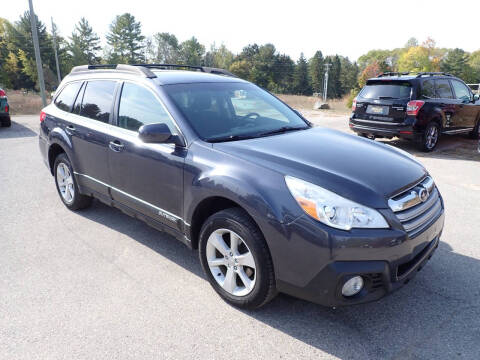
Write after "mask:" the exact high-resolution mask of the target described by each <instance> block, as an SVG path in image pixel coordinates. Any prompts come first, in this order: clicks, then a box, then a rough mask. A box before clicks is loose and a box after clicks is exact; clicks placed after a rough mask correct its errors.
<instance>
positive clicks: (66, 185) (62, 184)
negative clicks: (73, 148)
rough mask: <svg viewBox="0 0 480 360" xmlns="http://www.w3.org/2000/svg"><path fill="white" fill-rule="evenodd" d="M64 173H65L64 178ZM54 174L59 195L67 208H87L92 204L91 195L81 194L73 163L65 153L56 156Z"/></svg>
mask: <svg viewBox="0 0 480 360" xmlns="http://www.w3.org/2000/svg"><path fill="white" fill-rule="evenodd" d="M62 173H63V174H64V176H63V179H62ZM53 175H54V178H55V185H56V186H57V191H58V195H59V196H60V199H61V200H62V202H63V203H64V204H65V206H66V207H67V208H69V209H70V210H73V211H75V210H80V209H85V208H87V207H89V206H90V205H91V204H92V198H91V197H90V196H86V195H82V194H80V191H79V190H78V185H77V181H76V180H75V176H74V174H73V168H72V165H71V163H70V160H69V159H68V156H67V155H66V154H65V153H61V154H59V155H58V156H57V157H56V159H55V163H54V166H53Z"/></svg>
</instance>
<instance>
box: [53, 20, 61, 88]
mask: <svg viewBox="0 0 480 360" xmlns="http://www.w3.org/2000/svg"><path fill="white" fill-rule="evenodd" d="M51 19H52V35H53V50H55V62H56V64H57V77H58V85H60V83H61V82H62V75H61V74H60V65H58V53H57V35H56V32H57V31H56V29H55V25H54V24H53V17H51Z"/></svg>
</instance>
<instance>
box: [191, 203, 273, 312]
mask: <svg viewBox="0 0 480 360" xmlns="http://www.w3.org/2000/svg"><path fill="white" fill-rule="evenodd" d="M199 256H200V262H201V264H202V267H203V270H204V271H205V274H206V275H207V278H208V280H209V282H210V284H211V285H212V287H213V288H214V289H215V291H216V292H217V293H218V294H219V295H220V296H221V297H222V298H223V299H224V300H225V301H227V302H228V303H230V304H232V305H234V306H237V307H240V308H245V309H255V308H259V307H261V306H263V305H265V304H266V303H267V302H268V301H270V300H271V299H272V298H273V297H274V296H275V295H276V288H275V276H274V272H273V264H272V260H271V257H270V253H269V251H268V248H267V244H266V242H265V239H264V238H263V235H262V233H261V232H260V230H259V229H258V227H257V225H256V224H255V223H254V222H253V220H252V219H251V218H250V217H249V216H248V214H246V213H245V211H243V210H242V209H239V208H231V209H227V210H223V211H220V212H218V213H216V214H214V215H212V216H210V217H209V218H208V219H207V220H206V221H205V223H204V225H203V226H202V230H201V231H200V242H199Z"/></svg>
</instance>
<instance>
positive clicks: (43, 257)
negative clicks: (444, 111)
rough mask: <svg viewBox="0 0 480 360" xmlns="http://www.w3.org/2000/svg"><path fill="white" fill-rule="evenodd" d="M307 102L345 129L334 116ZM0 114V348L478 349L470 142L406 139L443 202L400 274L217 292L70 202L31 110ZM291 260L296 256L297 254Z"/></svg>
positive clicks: (428, 355) (478, 172)
mask: <svg viewBox="0 0 480 360" xmlns="http://www.w3.org/2000/svg"><path fill="white" fill-rule="evenodd" d="M324 114H325V113H321V112H312V111H309V110H308V111H305V115H306V116H307V117H308V118H309V119H311V120H312V121H313V122H315V123H316V124H319V125H321V126H327V127H332V128H336V129H339V130H341V131H347V132H348V131H349V130H348V126H347V118H346V117H345V116H343V117H342V116H335V117H331V116H329V117H326V116H325V115H324ZM12 120H13V125H12V127H11V128H8V129H7V128H0V204H1V205H0V253H1V254H2V256H1V258H0V274H1V276H0V314H1V315H0V358H1V359H64V358H74V359H97V358H121V359H159V358H160V359H192V358H197V359H232V358H234V359H237V358H238V359H244V358H250V359H280V358H283V359H338V358H341V359H402V360H403V359H448V360H451V359H478V357H479V354H480V303H479V300H478V299H479V297H480V280H479V279H478V274H480V241H479V240H480V237H479V235H478V233H479V231H478V230H479V224H480V205H479V204H480V163H479V160H480V158H479V155H478V154H477V153H476V152H475V148H476V143H475V142H474V141H472V140H468V139H465V138H463V137H460V136H459V137H451V138H445V139H442V140H441V144H440V148H439V151H437V152H435V153H432V154H423V153H418V152H416V151H415V150H414V147H413V146H412V145H411V144H410V143H408V142H402V141H393V142H389V143H392V144H394V145H395V146H398V147H400V148H402V149H404V150H407V151H413V153H414V155H415V156H417V158H418V159H419V160H420V161H421V162H422V163H424V164H425V166H426V167H427V168H428V170H429V171H430V173H431V175H432V176H433V178H434V179H435V181H436V184H437V186H438V187H439V189H440V191H441V193H442V195H443V197H444V201H445V205H446V223H445V229H444V232H443V235H442V239H441V243H440V246H439V248H438V249H437V251H436V252H435V254H434V256H433V258H432V259H431V261H429V262H428V264H427V265H426V266H425V268H423V269H422V271H420V272H419V273H418V275H417V276H416V278H415V279H413V280H412V281H411V282H410V283H409V284H408V285H406V286H405V287H403V288H402V289H400V290H399V291H398V292H396V293H394V294H392V295H391V296H388V297H386V298H384V299H381V300H379V301H377V302H374V303H370V304H364V305H358V306H353V307H346V308H338V309H336V310H334V309H329V308H324V307H321V306H318V305H315V304H312V303H308V302H305V301H302V300H297V299H294V298H291V297H288V296H283V295H281V296H278V297H277V298H276V299H275V300H274V301H272V302H271V303H270V304H268V305H267V306H266V307H265V308H263V309H261V310H259V311H240V310H238V309H236V308H233V307H231V306H228V305H227V304H226V303H224V302H223V301H222V300H220V298H219V297H218V296H217V295H216V293H215V292H214V291H213V290H212V289H211V287H210V285H209V284H208V282H207V281H206V280H205V278H204V275H203V273H202V270H201V267H200V264H199V262H198V257H197V253H196V252H192V251H190V250H188V249H187V248H186V247H185V246H184V245H183V244H181V243H180V242H178V241H177V240H174V239H172V238H170V237H169V236H166V235H165V234H162V233H159V232H157V231H155V230H153V229H151V228H149V227H148V226H146V225H145V224H144V223H142V222H140V221H137V220H134V219H132V218H130V217H127V216H126V215H124V214H122V213H121V212H119V211H117V210H114V209H111V208H109V207H107V206H105V205H102V204H100V203H98V202H96V203H94V205H93V206H92V207H91V208H89V209H87V210H85V211H82V212H78V213H74V212H71V211H68V210H67V209H66V208H65V206H63V204H62V203H61V201H60V199H59V197H58V194H57V192H56V190H55V185H54V182H53V178H52V176H51V175H50V173H49V172H48V170H47V169H46V167H45V166H44V164H43V162H42V159H41V157H40V154H39V150H38V140H37V132H38V116H37V115H35V116H13V119H12ZM299 261H301V259H299Z"/></svg>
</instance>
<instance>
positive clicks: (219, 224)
mask: <svg viewBox="0 0 480 360" xmlns="http://www.w3.org/2000/svg"><path fill="white" fill-rule="evenodd" d="M239 220H240V221H239ZM242 220H243V221H242ZM218 229H228V230H231V231H233V232H235V233H237V234H238V235H239V236H240V237H241V238H242V239H243V241H244V242H245V243H246V245H247V246H248V248H249V250H250V252H251V253H252V255H253V258H254V260H255V267H256V269H255V271H256V280H255V285H254V288H253V290H252V291H251V292H250V293H249V294H247V295H245V296H234V295H232V294H229V293H228V292H227V291H225V290H224V289H223V288H222V287H221V286H220V285H219V284H218V283H217V281H216V280H215V278H214V277H213V275H212V273H211V271H210V268H209V266H208V262H207V256H206V245H207V240H208V237H209V236H210V234H211V233H212V232H214V231H215V230H218ZM252 230H254V229H253V228H252V224H251V223H250V222H249V221H248V220H246V221H245V219H239V218H238V217H235V218H233V217H231V216H229V214H228V212H226V211H221V212H219V213H217V214H214V215H212V216H211V217H210V218H208V219H207V221H206V222H205V224H204V225H203V227H202V230H201V232H200V241H199V257H200V262H201V264H202V268H203V270H204V272H205V275H206V276H207V278H208V280H209V282H210V284H211V285H212V287H213V288H214V289H215V291H216V292H217V293H218V294H219V295H220V296H221V297H222V298H224V299H225V300H227V301H228V302H230V303H232V304H233V305H236V306H240V307H244V308H256V307H258V306H261V305H262V304H263V303H264V302H265V299H266V298H267V297H268V291H269V286H270V284H269V281H270V280H269V279H270V276H272V274H269V272H270V271H272V267H270V266H269V265H270V264H271V259H270V255H269V254H268V252H266V251H265V246H266V244H265V240H264V239H263V236H262V235H261V233H260V230H258V228H257V229H255V230H254V231H252Z"/></svg>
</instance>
